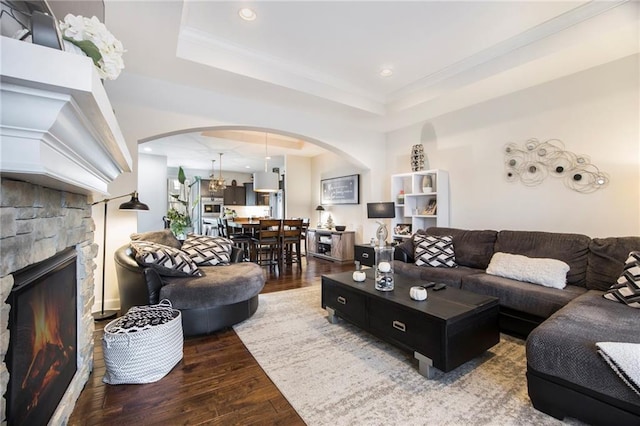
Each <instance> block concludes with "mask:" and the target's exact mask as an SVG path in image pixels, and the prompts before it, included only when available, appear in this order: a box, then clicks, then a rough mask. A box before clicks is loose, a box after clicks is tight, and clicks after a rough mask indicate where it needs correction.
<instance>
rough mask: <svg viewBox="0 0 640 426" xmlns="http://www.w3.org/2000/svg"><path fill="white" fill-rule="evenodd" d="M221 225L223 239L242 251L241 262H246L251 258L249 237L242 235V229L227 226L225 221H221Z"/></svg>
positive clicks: (227, 222)
mask: <svg viewBox="0 0 640 426" xmlns="http://www.w3.org/2000/svg"><path fill="white" fill-rule="evenodd" d="M222 223H223V224H224V232H225V237H227V238H228V239H230V240H231V243H232V244H233V246H234V247H237V248H239V249H240V250H242V253H243V258H242V260H243V261H245V262H248V261H249V260H250V258H251V245H252V244H251V235H249V234H244V233H243V232H242V228H235V227H232V226H229V221H228V220H227V219H222Z"/></svg>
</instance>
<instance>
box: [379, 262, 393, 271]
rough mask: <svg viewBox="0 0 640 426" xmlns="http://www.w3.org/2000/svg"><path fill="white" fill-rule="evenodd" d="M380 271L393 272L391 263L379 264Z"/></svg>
mask: <svg viewBox="0 0 640 426" xmlns="http://www.w3.org/2000/svg"><path fill="white" fill-rule="evenodd" d="M378 271H380V272H389V271H391V264H390V263H389V262H380V263H378Z"/></svg>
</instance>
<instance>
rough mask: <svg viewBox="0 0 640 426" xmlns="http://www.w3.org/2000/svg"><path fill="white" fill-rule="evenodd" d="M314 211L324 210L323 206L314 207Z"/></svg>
mask: <svg viewBox="0 0 640 426" xmlns="http://www.w3.org/2000/svg"><path fill="white" fill-rule="evenodd" d="M316 211H319V212H323V211H324V207H322V206H318V207H316Z"/></svg>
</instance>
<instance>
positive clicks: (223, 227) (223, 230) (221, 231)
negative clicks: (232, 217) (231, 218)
mask: <svg viewBox="0 0 640 426" xmlns="http://www.w3.org/2000/svg"><path fill="white" fill-rule="evenodd" d="M218 235H219V236H221V237H225V238H227V219H223V218H221V217H219V218H218Z"/></svg>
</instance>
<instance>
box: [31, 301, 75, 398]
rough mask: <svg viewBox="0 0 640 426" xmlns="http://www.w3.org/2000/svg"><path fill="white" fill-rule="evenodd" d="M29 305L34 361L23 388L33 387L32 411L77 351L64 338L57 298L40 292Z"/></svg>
mask: <svg viewBox="0 0 640 426" xmlns="http://www.w3.org/2000/svg"><path fill="white" fill-rule="evenodd" d="M29 305H30V306H31V311H32V312H33V329H32V335H31V340H32V345H31V347H32V348H33V352H32V354H33V358H32V361H31V364H30V366H29V369H28V370H27V374H26V375H25V377H24V380H23V381H22V384H21V387H22V389H26V388H27V386H32V387H33V388H32V390H33V399H32V401H31V404H30V407H29V408H32V407H35V406H36V405H37V404H38V399H39V397H40V395H41V394H42V393H43V391H44V390H46V389H47V386H48V385H49V384H50V383H51V382H52V381H53V380H54V379H55V378H56V377H57V376H58V375H59V374H60V372H61V369H62V368H63V367H64V366H65V365H67V363H68V362H69V361H70V356H71V353H70V352H71V350H72V349H73V348H72V347H71V348H65V346H64V343H63V339H62V337H61V336H60V320H59V312H58V311H59V309H60V307H59V306H60V305H59V304H58V303H57V302H56V300H55V297H46V292H44V291H38V292H36V294H33V297H32V298H31V300H30V302H29ZM74 343H75V342H74Z"/></svg>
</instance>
